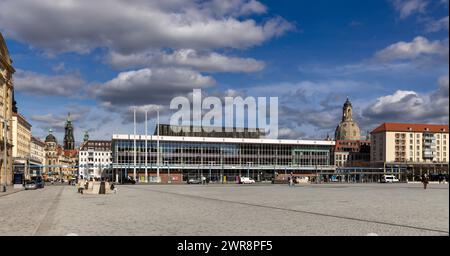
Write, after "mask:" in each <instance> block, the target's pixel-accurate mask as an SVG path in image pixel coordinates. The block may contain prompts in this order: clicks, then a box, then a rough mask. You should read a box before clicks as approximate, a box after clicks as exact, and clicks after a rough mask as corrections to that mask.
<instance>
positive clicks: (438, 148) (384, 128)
mask: <svg viewBox="0 0 450 256" xmlns="http://www.w3.org/2000/svg"><path fill="white" fill-rule="evenodd" d="M448 151H449V133H448V125H436V124H408V123H383V124H382V125H380V126H378V127H377V128H376V129H375V130H373V131H372V132H371V155H370V160H371V162H372V163H411V164H413V163H419V164H422V163H448V159H449V153H448Z"/></svg>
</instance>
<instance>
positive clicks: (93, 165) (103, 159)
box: [78, 139, 112, 179]
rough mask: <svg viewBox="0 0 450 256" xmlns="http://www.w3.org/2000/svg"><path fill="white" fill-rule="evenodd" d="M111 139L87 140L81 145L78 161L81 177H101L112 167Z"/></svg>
mask: <svg viewBox="0 0 450 256" xmlns="http://www.w3.org/2000/svg"><path fill="white" fill-rule="evenodd" d="M111 155H112V152H111V141H110V140H89V139H88V140H87V141H85V142H84V143H83V145H81V147H80V152H79V157H78V159H79V160H78V162H79V164H80V167H79V172H78V176H79V178H88V179H89V178H101V177H102V176H104V173H105V172H106V171H108V170H109V169H111V164H112V158H111Z"/></svg>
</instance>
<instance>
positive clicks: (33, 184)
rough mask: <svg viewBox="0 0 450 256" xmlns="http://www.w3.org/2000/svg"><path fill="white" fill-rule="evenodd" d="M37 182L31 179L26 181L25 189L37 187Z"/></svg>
mask: <svg viewBox="0 0 450 256" xmlns="http://www.w3.org/2000/svg"><path fill="white" fill-rule="evenodd" d="M37 188H38V187H37V184H36V181H33V180H29V181H26V182H25V190H30V189H33V190H34V189H37Z"/></svg>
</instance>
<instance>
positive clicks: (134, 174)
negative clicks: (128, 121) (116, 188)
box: [133, 107, 136, 181]
mask: <svg viewBox="0 0 450 256" xmlns="http://www.w3.org/2000/svg"><path fill="white" fill-rule="evenodd" d="M133 112H134V136H133V139H134V166H133V178H134V180H135V181H136V107H134V109H133Z"/></svg>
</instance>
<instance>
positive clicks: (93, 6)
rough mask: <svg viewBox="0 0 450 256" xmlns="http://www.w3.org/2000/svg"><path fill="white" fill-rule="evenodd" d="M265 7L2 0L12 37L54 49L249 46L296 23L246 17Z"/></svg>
mask: <svg viewBox="0 0 450 256" xmlns="http://www.w3.org/2000/svg"><path fill="white" fill-rule="evenodd" d="M265 11H266V8H265V6H264V5H263V4H261V3H259V2H258V1H253V0H251V1H248V0H225V1H196V0H187V1H180V0H171V1H166V0H153V1H143V0H97V1H87V0H79V1H70V0H64V1H58V2H57V3H55V1H53V0H39V1H37V0H23V1H15V0H3V1H2V8H0V24H1V25H0V26H1V28H2V29H3V30H5V31H6V33H7V35H8V36H9V37H11V38H14V39H16V40H19V41H24V42H26V43H29V44H31V45H33V46H37V47H40V48H43V49H47V50H50V51H56V52H66V51H72V52H78V53H87V52H89V51H91V50H92V49H94V48H97V47H106V48H109V49H113V50H115V51H118V52H121V53H131V52H138V51H143V50H148V49H150V48H156V49H158V48H172V49H181V48H189V49H217V48H247V47H251V46H255V45H259V44H261V43H263V42H264V41H266V40H268V39H270V38H273V37H277V36H280V35H282V34H283V33H285V32H286V31H288V30H290V29H292V28H293V25H292V24H290V23H289V22H287V21H286V20H284V19H283V18H281V17H274V18H269V19H267V21H265V22H260V23H258V22H257V21H256V20H254V19H250V18H242V15H244V14H245V15H249V14H262V13H264V12H265ZM18 13H20V15H17V14H18Z"/></svg>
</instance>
